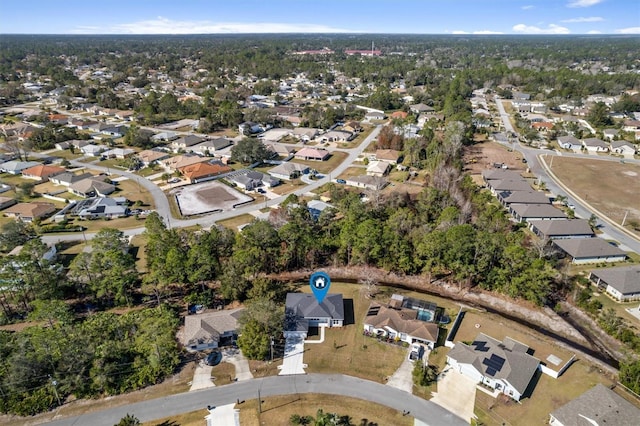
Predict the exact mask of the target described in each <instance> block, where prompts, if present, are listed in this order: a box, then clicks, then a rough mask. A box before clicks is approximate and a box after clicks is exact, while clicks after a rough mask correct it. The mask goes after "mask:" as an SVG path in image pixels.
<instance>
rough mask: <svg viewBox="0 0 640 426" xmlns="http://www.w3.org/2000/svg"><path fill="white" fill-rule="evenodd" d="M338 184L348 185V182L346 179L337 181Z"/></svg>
mask: <svg viewBox="0 0 640 426" xmlns="http://www.w3.org/2000/svg"><path fill="white" fill-rule="evenodd" d="M336 183H341V184H345V183H347V181H346V180H344V179H336Z"/></svg>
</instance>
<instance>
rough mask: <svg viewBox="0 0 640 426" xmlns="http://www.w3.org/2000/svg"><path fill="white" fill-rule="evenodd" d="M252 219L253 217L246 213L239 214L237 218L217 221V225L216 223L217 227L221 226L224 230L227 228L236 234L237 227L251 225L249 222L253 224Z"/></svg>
mask: <svg viewBox="0 0 640 426" xmlns="http://www.w3.org/2000/svg"><path fill="white" fill-rule="evenodd" d="M254 219H255V217H254V216H252V215H250V214H248V213H246V214H241V215H239V216H235V217H232V218H230V219H225V220H221V221H219V222H217V223H218V225H222V226H224V227H225V228H229V229H231V230H232V231H236V232H237V231H238V226H241V225H246V224H248V223H251V222H253V220H254Z"/></svg>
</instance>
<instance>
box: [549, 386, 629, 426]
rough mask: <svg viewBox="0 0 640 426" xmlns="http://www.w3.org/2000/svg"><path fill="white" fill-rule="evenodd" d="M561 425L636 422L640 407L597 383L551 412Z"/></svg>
mask: <svg viewBox="0 0 640 426" xmlns="http://www.w3.org/2000/svg"><path fill="white" fill-rule="evenodd" d="M551 417H552V419H555V421H556V422H552V423H550V424H558V423H559V424H562V425H563V426H591V425H617V426H632V425H634V426H635V425H637V424H638V419H640V409H638V408H637V407H635V406H634V405H633V404H631V403H630V402H628V401H627V400H625V399H624V398H622V397H621V396H620V395H618V394H617V393H615V392H614V391H612V390H611V389H609V388H607V387H606V386H604V385H602V384H597V385H595V386H594V387H592V388H591V389H589V390H588V391H586V392H585V393H583V394H582V395H580V396H579V397H577V398H575V399H573V400H572V401H570V402H568V403H567V404H565V405H563V406H562V407H560V408H558V409H557V410H556V411H554V412H552V413H551Z"/></svg>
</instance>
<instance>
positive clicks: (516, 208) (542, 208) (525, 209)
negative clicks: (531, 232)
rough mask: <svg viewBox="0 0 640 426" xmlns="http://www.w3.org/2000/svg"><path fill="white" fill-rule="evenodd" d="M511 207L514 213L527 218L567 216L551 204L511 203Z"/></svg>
mask: <svg viewBox="0 0 640 426" xmlns="http://www.w3.org/2000/svg"><path fill="white" fill-rule="evenodd" d="M509 208H510V209H511V211H512V212H513V213H515V214H516V215H518V216H519V217H521V218H523V219H527V218H530V217H532V218H539V217H543V218H566V217H567V215H565V214H564V212H563V211H562V210H560V209H557V208H555V207H553V206H552V205H551V204H511V205H509Z"/></svg>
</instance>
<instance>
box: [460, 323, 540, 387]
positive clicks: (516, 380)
mask: <svg viewBox="0 0 640 426" xmlns="http://www.w3.org/2000/svg"><path fill="white" fill-rule="evenodd" d="M528 350H529V348H528V347H527V346H526V345H524V344H522V343H520V342H518V341H516V340H513V339H511V338H510V337H505V338H504V340H503V341H502V342H500V341H499V340H496V339H494V338H493V337H490V336H487V335H486V334H484V333H480V334H478V336H477V337H476V338H475V340H474V341H473V342H472V343H471V345H466V344H464V343H461V342H458V343H456V345H455V346H454V347H453V348H452V349H451V351H449V354H448V356H449V357H450V358H452V359H454V360H456V361H457V362H458V363H463V364H471V365H473V367H474V368H475V369H476V370H478V371H479V372H480V373H481V374H482V375H483V376H487V377H493V378H495V379H502V380H505V381H507V382H509V384H511V386H513V388H514V389H516V390H517V391H518V392H519V393H520V394H521V395H522V394H523V393H524V392H525V390H526V389H527V387H528V386H529V382H531V379H532V378H533V375H534V374H535V372H536V370H537V369H538V365H539V364H540V360H539V359H537V358H535V357H533V356H531V355H529V354H528V353H527V351H528Z"/></svg>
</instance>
